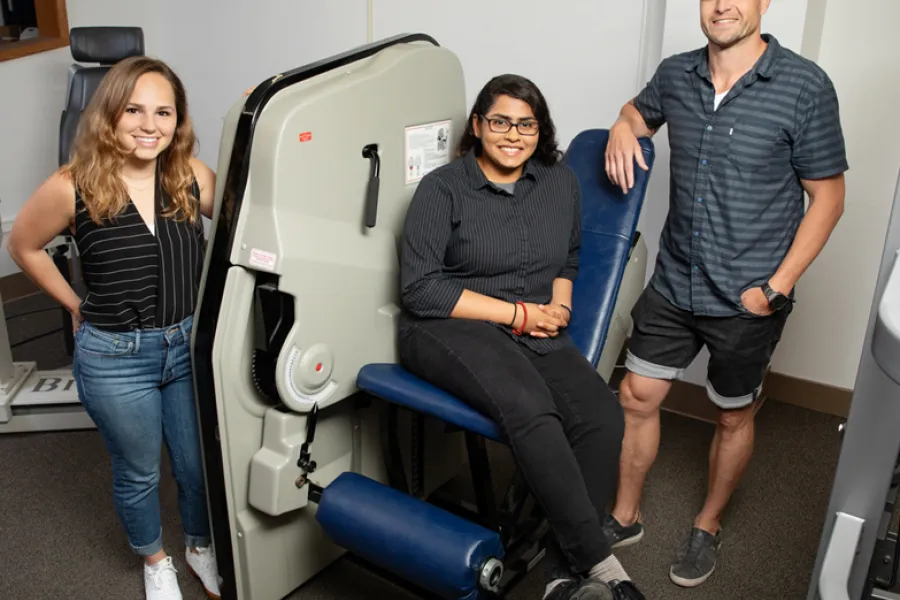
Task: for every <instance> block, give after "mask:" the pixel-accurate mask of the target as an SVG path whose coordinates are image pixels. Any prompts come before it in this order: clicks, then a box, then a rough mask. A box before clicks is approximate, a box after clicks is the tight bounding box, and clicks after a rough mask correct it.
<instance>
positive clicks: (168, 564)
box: [144, 556, 181, 600]
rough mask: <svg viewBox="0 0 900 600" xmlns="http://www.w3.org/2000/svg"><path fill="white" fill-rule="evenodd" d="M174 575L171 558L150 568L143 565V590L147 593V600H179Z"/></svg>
mask: <svg viewBox="0 0 900 600" xmlns="http://www.w3.org/2000/svg"><path fill="white" fill-rule="evenodd" d="M176 573H177V571H175V567H174V566H173V565H172V557H171V556H167V557H165V558H164V559H162V560H161V561H159V562H158V563H156V564H155V565H152V566H151V565H148V564H147V563H144V590H145V591H146V592H147V600H181V590H180V589H179V588H178V576H177V575H176Z"/></svg>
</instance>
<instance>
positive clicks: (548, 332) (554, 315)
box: [515, 302, 569, 338]
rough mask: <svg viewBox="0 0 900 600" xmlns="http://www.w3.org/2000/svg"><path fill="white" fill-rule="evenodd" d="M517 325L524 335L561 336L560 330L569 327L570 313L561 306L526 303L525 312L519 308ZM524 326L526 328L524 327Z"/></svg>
mask: <svg viewBox="0 0 900 600" xmlns="http://www.w3.org/2000/svg"><path fill="white" fill-rule="evenodd" d="M515 325H516V328H517V329H521V330H522V335H530V336H532V337H540V338H551V337H556V336H558V335H559V330H560V329H563V328H564V327H567V326H568V325H569V311H567V310H566V309H565V308H563V307H562V306H560V305H559V304H532V303H530V302H529V303H526V304H525V310H524V311H523V310H522V309H521V307H520V308H519V311H518V314H517V315H516V320H515ZM523 325H524V327H523Z"/></svg>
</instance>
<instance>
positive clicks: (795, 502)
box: [0, 296, 840, 600]
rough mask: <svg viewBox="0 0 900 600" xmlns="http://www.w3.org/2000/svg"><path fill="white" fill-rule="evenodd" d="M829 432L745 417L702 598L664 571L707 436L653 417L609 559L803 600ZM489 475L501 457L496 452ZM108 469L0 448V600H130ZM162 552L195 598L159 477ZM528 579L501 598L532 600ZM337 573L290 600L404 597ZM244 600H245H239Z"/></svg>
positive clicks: (762, 597) (677, 421) (21, 325)
mask: <svg viewBox="0 0 900 600" xmlns="http://www.w3.org/2000/svg"><path fill="white" fill-rule="evenodd" d="M44 306H48V304H47V301H46V299H43V298H42V297H40V296H38V297H31V298H26V299H22V300H17V301H12V302H8V303H7V304H6V313H7V319H8V320H9V329H10V338H11V341H12V343H13V344H15V343H16V342H17V341H19V340H22V339H25V338H27V337H30V336H33V335H36V334H38V333H40V332H42V331H48V330H51V329H54V328H56V327H59V323H60V320H59V316H58V315H57V313H55V312H50V313H47V312H45V313H35V314H33V315H29V316H25V317H21V318H16V317H15V315H17V314H21V313H23V312H26V311H30V310H35V309H39V308H42V307H44ZM62 348H63V341H62V335H61V333H56V334H54V335H50V336H47V337H43V338H39V339H37V340H35V341H33V342H30V343H26V344H22V345H19V346H16V347H15V348H14V349H13V354H14V358H15V360H37V361H38V366H39V368H57V367H60V366H62V365H64V364H65V361H66V356H65V352H64V351H63V350H62ZM839 422H840V420H839V419H838V418H836V417H830V416H827V415H823V414H820V413H816V412H811V411H807V410H804V409H801V408H797V407H794V406H790V405H786V404H781V403H778V402H769V403H767V404H766V405H765V406H764V407H763V408H762V410H761V412H760V413H759V415H758V417H757V437H756V452H755V456H754V458H753V460H752V461H751V464H750V466H749V468H748V470H747V472H746V475H745V477H744V480H743V482H742V484H741V486H740V488H739V490H738V491H737V493H736V494H735V496H734V499H733V501H732V503H731V506H730V509H729V511H728V513H727V515H726V519H725V522H724V549H723V554H722V559H721V562H720V565H719V567H718V568H717V570H716V572H715V573H714V575H713V576H712V578H711V579H710V580H709V581H708V582H707V583H706V584H704V585H703V586H701V587H700V588H696V589H693V590H685V589H681V588H678V587H676V586H674V585H673V584H671V583H670V582H669V579H668V569H669V563H670V560H671V558H672V555H673V553H674V551H675V548H676V546H677V544H678V542H679V541H680V539H681V537H682V536H683V535H684V534H685V533H687V531H688V528H689V527H690V525H691V522H692V520H693V516H694V514H695V512H696V511H697V510H698V509H699V507H700V505H701V503H702V500H703V496H704V491H705V478H706V468H707V455H708V448H709V442H710V440H711V438H712V434H713V429H712V426H711V425H708V424H707V423H704V422H700V421H696V420H692V419H689V418H686V417H682V416H678V415H675V414H671V413H664V414H663V421H662V428H663V435H662V443H661V446H660V450H659V457H658V459H657V462H656V465H655V466H654V468H653V470H652V471H651V474H650V477H649V480H648V484H647V490H646V497H645V502H644V506H643V512H644V515H645V522H646V525H647V535H646V536H645V538H644V540H643V541H642V542H641V543H640V544H639V545H637V546H633V547H631V548H626V549H624V550H622V551H619V552H618V553H617V554H618V556H619V557H620V559H621V560H622V562H623V564H624V565H625V568H626V569H627V570H628V572H629V574H630V575H631V576H632V577H633V578H634V579H635V580H636V581H637V582H639V584H640V586H641V589H642V590H643V591H644V593H645V594H646V596H647V598H650V599H664V600H680V599H691V600H707V599H709V600H713V599H715V600H740V599H744V598H746V599H748V600H749V599H753V600H768V599H772V600H784V599H790V600H793V599H797V600H801V599H803V598H805V597H806V590H807V587H808V585H809V577H810V572H811V569H812V565H813V561H814V558H815V552H816V549H817V545H818V542H819V532H820V528H821V526H822V522H823V519H824V513H825V509H826V506H827V501H828V494H829V490H830V487H831V477H832V473H833V470H834V466H835V464H836V460H837V456H838V451H839V445H838V444H839V440H838V437H837V434H836V427H837V425H838V423H839ZM496 450H497V451H495V452H494V453H493V456H494V459H495V460H496V461H497V463H498V466H499V467H500V468H502V467H503V463H504V462H506V460H505V459H506V452H505V451H504V450H503V449H496ZM110 486H111V483H110V471H109V462H108V459H107V455H106V452H105V449H104V446H103V442H102V440H101V439H100V437H99V435H98V434H97V432H95V431H86V432H59V433H42V434H17V435H5V436H0V540H2V541H0V565H2V567H0V598H2V599H14V600H31V599H35V600H38V599H40V600H45V599H48V600H49V599H53V600H55V599H67V600H81V599H84V600H88V599H91V600H93V599H99V598H104V599H105V598H116V599H120V600H129V599H134V600H140V599H142V598H143V597H144V596H143V582H142V578H141V565H140V563H139V562H138V561H137V560H135V558H134V557H133V556H131V555H130V553H129V551H128V548H127V544H126V543H125V539H124V536H123V534H122V531H121V529H120V525H119V522H118V520H117V518H116V515H115V512H114V510H113V506H112V502H111V494H110ZM160 493H161V502H162V509H163V517H164V531H165V537H166V543H167V547H168V548H169V549H170V551H172V553H173V554H174V555H175V557H176V564H177V567H178V568H179V571H180V573H179V577H180V578H181V582H182V590H183V594H184V597H185V598H189V599H198V598H204V597H205V596H204V595H203V592H202V588H201V587H200V585H199V584H198V583H197V582H196V581H195V580H193V579H192V578H191V577H190V575H188V574H187V572H186V569H185V568H184V561H183V557H182V556H181V555H180V554H179V553H177V552H174V549H176V548H178V546H179V542H180V537H179V535H180V534H179V531H180V529H179V527H180V522H179V517H178V511H177V502H176V489H175V485H174V481H173V480H172V478H171V474H170V470H169V468H168V465H165V467H164V471H163V479H162V483H161V490H160ZM542 587H543V569H542V568H541V567H540V566H539V567H538V568H536V569H535V570H534V571H533V572H532V573H531V574H530V575H529V576H528V577H527V578H526V579H525V580H523V582H522V583H521V584H520V585H519V587H518V588H517V589H516V590H515V591H514V593H513V594H512V595H511V596H510V598H511V599H538V598H540V595H541V589H542ZM406 597H407V596H406V595H405V594H404V593H403V592H401V591H400V590H398V589H397V588H394V587H393V586H391V585H390V584H388V583H386V582H383V581H380V580H378V579H376V578H374V577H373V576H372V575H370V574H368V573H367V572H365V571H363V570H362V569H361V568H360V567H357V566H356V565H354V564H353V563H351V562H349V561H345V560H342V561H339V562H338V563H336V564H335V565H334V566H332V567H331V568H330V569H328V570H327V571H325V572H323V573H322V574H320V575H319V576H318V577H317V578H315V579H314V580H313V581H311V582H310V583H308V584H307V585H305V586H303V587H302V588H300V589H299V590H297V591H295V592H294V593H293V594H292V595H291V596H289V598H291V599H302V600H338V599H342V600H355V599H359V600H363V599H365V600H369V599H375V598H406ZM250 600H255V599H250Z"/></svg>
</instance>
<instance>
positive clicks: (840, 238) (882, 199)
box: [773, 0, 900, 388]
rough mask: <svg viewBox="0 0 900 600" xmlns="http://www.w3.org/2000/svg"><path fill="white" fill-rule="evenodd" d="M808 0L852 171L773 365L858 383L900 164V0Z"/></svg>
mask: <svg viewBox="0 0 900 600" xmlns="http://www.w3.org/2000/svg"><path fill="white" fill-rule="evenodd" d="M773 4H774V2H773ZM810 5H811V7H810V8H811V13H813V14H812V15H811V16H812V17H813V18H810V19H808V20H807V23H808V24H809V27H810V30H809V31H808V32H807V39H805V40H804V51H805V52H808V54H809V57H810V58H813V59H814V60H816V61H817V62H818V64H820V65H821V66H822V67H823V68H824V69H825V70H826V71H827V72H828V74H829V76H830V77H831V79H832V80H833V81H834V85H835V87H836V89H837V94H838V101H839V103H840V109H841V123H842V125H843V128H844V136H845V138H846V144H847V160H848V162H849V163H850V170H849V171H848V172H847V174H846V180H847V199H846V206H845V210H844V216H843V218H842V219H841V222H840V223H839V224H838V227H837V228H836V230H835V232H834V234H833V235H832V238H831V240H830V241H829V243H828V245H827V246H826V247H825V250H824V251H823V252H822V254H821V255H820V257H819V260H817V261H816V262H815V263H813V265H812V267H811V268H810V269H809V271H808V272H807V273H806V275H805V276H804V277H803V279H802V280H801V282H800V284H799V286H798V295H800V297H801V298H802V304H801V306H800V307H799V308H798V310H795V311H794V315H792V317H791V323H790V324H789V325H788V328H787V330H786V332H785V339H784V342H783V344H782V346H781V348H779V350H778V352H777V354H776V357H775V362H774V368H775V369H776V370H777V371H779V372H782V373H786V374H789V375H793V376H796V377H802V378H805V379H811V380H814V381H821V382H824V383H828V384H831V385H835V386H839V387H844V388H852V387H853V385H854V381H855V379H856V370H857V367H858V364H859V357H860V353H861V351H862V344H863V339H864V336H865V330H866V324H867V321H868V316H869V309H870V307H871V301H872V295H873V293H874V290H875V280H876V278H877V276H878V266H879V262H880V258H881V253H882V249H883V245H884V235H885V231H886V228H887V220H888V216H889V214H890V209H891V203H892V200H893V193H894V186H895V185H896V182H897V172H898V169H900V136H898V134H900V128H898V126H897V125H896V122H895V121H893V120H892V119H891V118H889V117H887V118H886V117H885V115H887V114H889V112H890V111H891V109H892V107H893V106H894V105H895V103H896V101H895V100H894V99H895V98H897V97H898V95H900V71H898V69H897V66H898V65H900V46H898V45H897V44H896V43H895V41H894V40H895V38H896V23H897V22H900V2H897V0H870V2H868V3H865V4H864V5H861V4H860V3H859V2H858V1H857V0H827V2H826V1H825V0H810ZM862 6H864V7H865V8H862ZM823 10H824V19H823V18H822V11H823ZM819 28H821V30H818V29H819Z"/></svg>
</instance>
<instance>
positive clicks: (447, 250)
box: [400, 152, 581, 354]
mask: <svg viewBox="0 0 900 600" xmlns="http://www.w3.org/2000/svg"><path fill="white" fill-rule="evenodd" d="M580 244H581V195H580V190H579V187H578V180H577V178H576V176H575V173H574V171H572V169H571V168H569V167H568V166H567V165H564V164H562V163H557V164H555V165H553V166H552V167H549V166H546V165H543V164H540V163H538V162H537V161H535V160H530V161H528V162H527V163H526V165H525V169H524V172H523V174H522V176H521V177H520V178H519V180H518V181H517V182H516V183H515V186H502V185H495V184H493V183H491V182H490V181H488V179H487V178H486V177H485V176H484V173H483V171H482V170H481V168H480V167H479V166H478V163H477V162H476V160H475V153H474V152H469V153H468V154H466V155H465V156H464V157H462V158H461V159H457V160H455V161H454V162H452V163H450V164H448V165H444V166H443V167H440V168H438V169H436V170H434V171H432V172H431V173H429V174H428V175H426V176H425V177H424V178H423V179H422V181H421V182H420V183H419V186H418V188H417V190H416V192H415V195H414V196H413V199H412V201H411V203H410V206H409V209H408V211H407V213H406V222H405V226H404V231H403V243H402V246H401V265H400V276H401V288H402V301H403V306H404V308H405V310H406V311H407V315H406V317H407V318H447V317H449V316H450V313H451V312H452V311H453V309H454V307H455V306H456V303H457V301H458V300H459V298H460V296H461V295H462V292H463V290H464V289H467V290H470V291H472V292H476V293H478V294H483V295H485V296H491V297H493V298H499V299H500V300H504V301H506V302H515V301H516V300H521V301H522V302H534V303H537V304H541V303H548V302H550V300H551V298H552V296H553V280H554V279H556V278H566V279H570V280H574V279H575V277H576V275H577V273H578V249H579V247H580ZM512 314H513V311H512V310H510V316H512ZM531 318H532V316H531V315H529V319H531ZM497 326H498V327H500V328H501V329H502V330H504V331H507V332H509V333H510V335H511V336H512V337H513V339H515V340H517V341H520V342H521V343H523V344H525V345H526V346H527V347H529V348H531V349H532V350H534V351H536V352H538V353H542V354H543V353H546V352H549V351H552V350H555V349H558V348H561V347H563V346H564V345H567V344H571V343H572V342H571V338H569V336H568V335H567V334H566V332H565V331H563V332H561V333H560V335H559V336H557V337H555V338H534V337H531V336H528V335H522V336H521V337H519V336H515V335H514V334H512V332H511V329H510V328H509V327H508V326H506V325H504V324H498V325H497Z"/></svg>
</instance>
